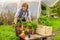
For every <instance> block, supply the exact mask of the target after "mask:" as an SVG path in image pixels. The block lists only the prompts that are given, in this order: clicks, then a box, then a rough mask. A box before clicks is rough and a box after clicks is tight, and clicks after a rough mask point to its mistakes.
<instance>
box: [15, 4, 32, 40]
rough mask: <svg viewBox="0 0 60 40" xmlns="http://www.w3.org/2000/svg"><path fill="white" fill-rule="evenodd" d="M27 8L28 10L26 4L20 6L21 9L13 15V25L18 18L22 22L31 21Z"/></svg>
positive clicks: (21, 39)
mask: <svg viewBox="0 0 60 40" xmlns="http://www.w3.org/2000/svg"><path fill="white" fill-rule="evenodd" d="M28 8H29V6H28V4H27V3H23V4H22V7H21V9H18V10H17V12H16V14H15V17H14V24H17V22H18V18H19V19H21V20H22V21H23V22H26V21H29V22H30V21H31V14H30V11H29V10H28ZM16 32H17V31H16ZM20 40H24V39H23V38H21V37H20Z"/></svg>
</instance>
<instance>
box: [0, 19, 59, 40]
mask: <svg viewBox="0 0 60 40" xmlns="http://www.w3.org/2000/svg"><path fill="white" fill-rule="evenodd" d="M50 22H51V24H52V28H53V31H55V30H57V29H58V30H60V29H59V28H60V19H59V20H58V19H52V20H50ZM0 40H19V39H18V38H17V37H16V35H15V30H14V28H13V26H12V25H0ZM52 40H60V32H59V33H57V34H56V36H54V37H53V39H52Z"/></svg>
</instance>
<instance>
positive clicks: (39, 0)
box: [0, 0, 58, 19]
mask: <svg viewBox="0 0 60 40" xmlns="http://www.w3.org/2000/svg"><path fill="white" fill-rule="evenodd" d="M25 2H27V3H28V4H29V10H30V13H31V16H33V17H34V18H35V19H37V18H38V17H39V15H40V13H41V10H42V9H41V4H42V5H44V6H46V7H52V6H53V5H55V4H56V3H57V2H58V0H1V1H0V6H1V5H2V6H1V8H3V10H4V9H6V10H7V9H8V10H12V11H16V9H18V8H21V4H22V3H25ZM14 3H15V4H14ZM0 10H2V9H0ZM3 10H2V11H3ZM6 10H5V11H6Z"/></svg>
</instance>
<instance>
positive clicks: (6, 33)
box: [0, 25, 18, 40]
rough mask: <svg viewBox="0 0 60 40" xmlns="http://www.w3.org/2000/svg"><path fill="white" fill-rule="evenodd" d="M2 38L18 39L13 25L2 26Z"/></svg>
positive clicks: (0, 32) (0, 30) (1, 39)
mask: <svg viewBox="0 0 60 40" xmlns="http://www.w3.org/2000/svg"><path fill="white" fill-rule="evenodd" d="M0 40H18V38H17V37H16V35H15V30H14V28H13V27H12V25H1V26H0Z"/></svg>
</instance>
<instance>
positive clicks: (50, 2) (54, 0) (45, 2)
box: [41, 0, 59, 7]
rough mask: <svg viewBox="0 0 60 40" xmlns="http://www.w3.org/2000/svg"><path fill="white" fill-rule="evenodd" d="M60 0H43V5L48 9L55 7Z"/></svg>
mask: <svg viewBox="0 0 60 40" xmlns="http://www.w3.org/2000/svg"><path fill="white" fill-rule="evenodd" d="M58 1H59V0H41V2H42V4H43V5H45V6H48V7H52V6H53V5H55V4H56V3H57V2H58Z"/></svg>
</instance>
